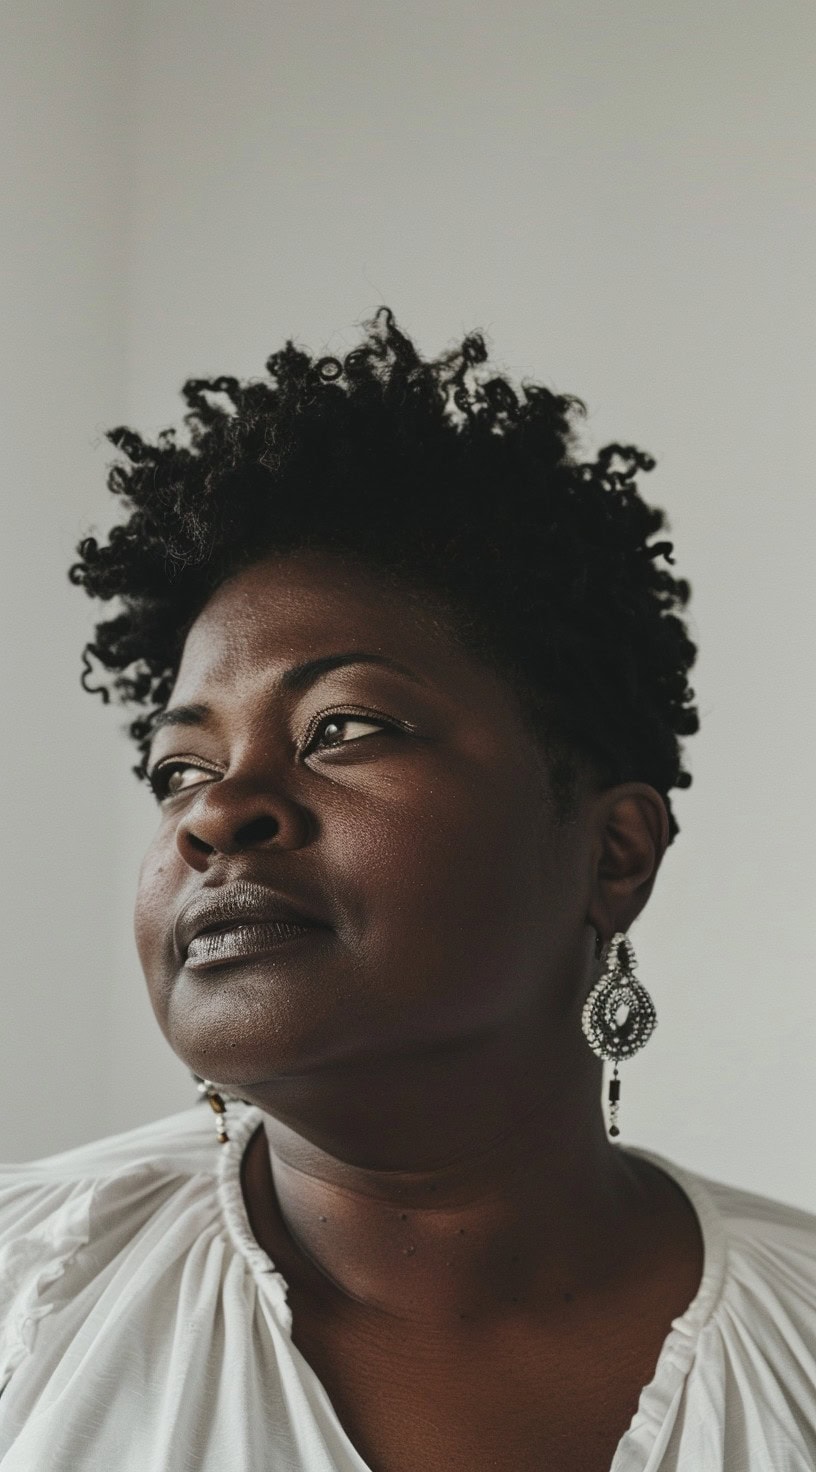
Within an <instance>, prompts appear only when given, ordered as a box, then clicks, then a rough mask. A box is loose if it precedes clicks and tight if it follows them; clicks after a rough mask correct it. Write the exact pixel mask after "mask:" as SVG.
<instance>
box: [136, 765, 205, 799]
mask: <svg viewBox="0 0 816 1472" xmlns="http://www.w3.org/2000/svg"><path fill="white" fill-rule="evenodd" d="M207 770H208V769H207V768H206V767H195V766H193V764H192V763H191V762H182V761H172V762H162V763H161V764H160V765H159V766H158V767H154V768H153V770H152V772H148V774H147V782H148V786H149V787H150V788H151V789H152V791H153V794H154V796H155V797H156V798H158V800H159V802H161V801H162V800H163V798H165V797H175V796H176V795H177V794H178V793H179V792H186V791H188V787H172V788H171V786H170V781H171V778H172V777H174V776H175V774H176V772H187V771H190V772H206V771H207ZM189 785H191V786H198V785H199V784H198V783H192V784H189Z"/></svg>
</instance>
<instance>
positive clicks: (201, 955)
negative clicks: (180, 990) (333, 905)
mask: <svg viewBox="0 0 816 1472" xmlns="http://www.w3.org/2000/svg"><path fill="white" fill-rule="evenodd" d="M319 933H320V932H319V930H318V928H317V927H316V926H314V925H292V924H289V923H288V922H287V923H285V924H284V923H282V922H279V921H273V922H271V923H267V922H263V923H258V924H256V923H250V924H247V925H234V926H232V925H231V926H227V927H226V928H224V929H221V930H205V931H202V933H201V934H200V935H197V936H194V937H193V939H192V940H191V942H190V947H189V950H188V951H187V956H186V958H185V963H184V964H185V966H187V967H188V968H190V969H191V970H195V971H199V970H205V969H207V968H208V967H210V966H223V965H226V964H227V963H228V962H230V961H242V960H250V959H252V958H253V957H255V956H263V955H266V954H268V953H269V952H270V951H274V950H278V949H279V948H280V947H281V946H285V945H287V944H288V943H289V942H291V941H293V940H303V939H304V938H305V937H309V936H314V935H318V934H319Z"/></svg>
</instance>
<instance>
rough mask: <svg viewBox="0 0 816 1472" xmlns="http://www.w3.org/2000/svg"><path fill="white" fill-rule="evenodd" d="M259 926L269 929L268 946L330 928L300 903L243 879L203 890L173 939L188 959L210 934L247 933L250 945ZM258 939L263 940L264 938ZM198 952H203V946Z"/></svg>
mask: <svg viewBox="0 0 816 1472" xmlns="http://www.w3.org/2000/svg"><path fill="white" fill-rule="evenodd" d="M259 927H266V941H267V943H268V944H281V943H283V941H284V940H288V939H291V938H292V937H293V936H294V935H295V933H298V934H301V935H302V934H303V933H304V932H305V931H308V930H327V929H329V928H330V927H329V925H328V922H327V921H326V920H325V919H323V917H322V916H320V915H317V914H315V912H314V911H313V910H312V909H311V908H310V907H307V906H306V905H305V904H303V903H302V902H301V901H300V900H295V899H292V898H290V896H289V895H285V894H283V893H282V892H281V891H280V890H277V889H270V888H269V887H268V886H267V885H265V884H253V883H251V882H250V881H248V880H239V881H237V882H236V883H233V884H224V885H220V886H219V887H218V888H217V889H215V888H209V887H206V888H203V889H200V890H199V891H198V893H197V894H196V895H194V896H193V898H192V899H191V900H189V901H188V902H187V904H186V905H183V906H182V908H181V910H180V911H179V913H178V915H177V916H176V920H175V924H174V926H173V938H174V940H175V944H176V947H177V949H178V951H179V952H180V953H181V955H183V956H186V955H187V953H188V950H189V948H190V945H191V943H192V942H193V941H194V940H195V939H196V938H197V937H199V936H203V935H205V934H207V933H208V932H209V931H221V932H224V933H226V932H229V934H230V935H236V934H237V933H239V932H240V931H241V930H243V931H246V932H247V934H246V935H245V941H246V942H247V944H249V940H250V937H249V934H248V932H249V931H250V930H251V929H254V930H255V931H258V929H259ZM276 927H277V929H276ZM276 937H277V939H276ZM256 939H257V940H260V936H256ZM197 949H198V950H199V951H200V950H201V947H198V948H197ZM253 953H254V952H253ZM214 954H215V950H214V949H213V955H214ZM236 954H237V953H236ZM241 954H244V952H241Z"/></svg>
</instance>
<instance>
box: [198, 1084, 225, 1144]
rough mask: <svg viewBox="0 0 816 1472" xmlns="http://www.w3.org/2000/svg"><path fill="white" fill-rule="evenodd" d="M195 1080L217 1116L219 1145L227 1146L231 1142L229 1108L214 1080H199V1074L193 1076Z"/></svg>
mask: <svg viewBox="0 0 816 1472" xmlns="http://www.w3.org/2000/svg"><path fill="white" fill-rule="evenodd" d="M193 1078H194V1079H195V1080H196V1082H197V1084H198V1092H199V1094H200V1095H201V1097H202V1098H203V1099H207V1100H208V1102H209V1105H210V1108H211V1109H212V1111H213V1113H214V1115H215V1129H216V1133H217V1135H218V1143H219V1145H226V1143H227V1141H228V1140H229V1135H228V1134H227V1106H226V1104H225V1103H224V1100H223V1098H222V1096H221V1094H219V1092H218V1088H217V1086H216V1084H214V1083H213V1082H212V1079H209V1078H199V1076H198V1074H197V1073H194V1074H193Z"/></svg>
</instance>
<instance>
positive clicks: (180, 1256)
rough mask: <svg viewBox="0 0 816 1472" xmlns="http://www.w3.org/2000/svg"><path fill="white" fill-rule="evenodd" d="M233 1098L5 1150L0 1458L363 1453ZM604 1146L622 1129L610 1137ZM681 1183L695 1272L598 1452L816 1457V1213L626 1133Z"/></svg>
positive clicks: (249, 1121) (288, 1470) (248, 1116)
mask: <svg viewBox="0 0 816 1472" xmlns="http://www.w3.org/2000/svg"><path fill="white" fill-rule="evenodd" d="M262 1120H263V1115H262V1113H261V1111H260V1110H259V1109H255V1108H251V1107H250V1106H248V1105H243V1104H231V1105H230V1122H229V1131H230V1139H229V1143H228V1144H226V1145H222V1146H219V1145H218V1144H217V1142H216V1141H215V1138H214V1132H213V1124H212V1115H211V1113H210V1111H209V1110H208V1109H206V1110H205V1109H204V1108H202V1107H200V1106H194V1107H193V1108H192V1109H189V1110H185V1111H183V1112H181V1113H179V1114H175V1115H171V1116H169V1117H168V1118H165V1119H161V1120H158V1121H156V1122H154V1123H151V1124H147V1125H144V1126H141V1127H140V1128H138V1129H135V1130H130V1131H128V1132H126V1133H124V1134H119V1135H114V1136H111V1137H109V1138H107V1139H102V1140H97V1141H94V1142H93V1143H92V1144H89V1145H84V1146H81V1147H79V1148H78V1149H74V1150H68V1151H65V1152H63V1153H61V1154H59V1155H52V1156H49V1157H47V1158H45V1159H41V1160H35V1161H31V1162H27V1163H25V1164H22V1165H10V1166H5V1167H3V1168H2V1169H0V1467H1V1468H2V1469H3V1472H35V1469H36V1472H44V1469H46V1468H47V1469H48V1472H99V1469H101V1468H114V1467H115V1468H116V1469H117V1472H224V1469H226V1468H229V1469H230V1472H370V1469H369V1468H368V1467H367V1465H366V1463H365V1462H364V1461H363V1460H362V1458H361V1457H360V1456H359V1455H358V1453H357V1452H356V1451H355V1449H354V1447H353V1446H352V1444H351V1442H350V1440H349V1438H348V1437H347V1436H346V1434H345V1432H344V1430H343V1428H342V1426H341V1425H340V1422H339V1420H338V1418H337V1416H336V1414H335V1412H334V1409H333V1407H332V1404H331V1402H330V1400H329V1398H328V1396H327V1394H326V1392H325V1390H324V1388H323V1386H322V1384H321V1383H320V1381H319V1379H318V1377H317V1375H316V1374H315V1373H314V1371H313V1370H312V1368H311V1366H310V1365H309V1364H308V1363H307V1361H306V1360H305V1359H304V1357H303V1356H302V1354H301V1353H300V1351H299V1350H298V1348H297V1346H296V1345H295V1344H294V1342H293V1340H292V1336H291V1327H292V1316H291V1310H290V1307H289V1304H288V1301H287V1285H286V1282H285V1280H284V1278H283V1277H282V1276H281V1274H280V1273H279V1272H278V1271H277V1270H276V1268H275V1265H274V1263H273V1262H272V1261H271V1260H270V1258H269V1257H268V1255H267V1253H266V1252H265V1251H264V1250H263V1248H262V1247H261V1246H260V1245H259V1244H258V1242H257V1241H256V1240H255V1238H254V1236H253V1234H252V1231H251V1228H250V1225H249V1220H248V1217H247V1213H246V1207H245V1203H244V1200H243V1194H242V1190H241V1183H240V1168H241V1161H242V1158H243V1155H244V1152H245V1150H246V1147H247V1145H248V1143H249V1140H250V1138H251V1136H252V1135H253V1134H254V1132H255V1130H256V1129H257V1128H258V1126H259V1125H260V1124H261V1123H262ZM613 1148H621V1147H620V1146H615V1147H613ZM626 1153H627V1154H632V1155H640V1156H642V1157H643V1158H644V1159H646V1160H647V1161H650V1162H651V1163H652V1164H653V1165H655V1166H657V1167H658V1168H659V1169H660V1170H663V1171H664V1172H665V1173H666V1174H667V1175H668V1176H670V1177H671V1178H672V1179H673V1180H674V1181H675V1182H676V1183H677V1184H678V1185H679V1186H680V1188H681V1189H682V1190H683V1191H684V1192H685V1194H686V1196H687V1197H688V1199H689V1201H690V1202H691V1204H692V1206H693V1208H694V1210H695V1213H696V1215H697V1218H698V1221H699V1224H700V1230H701V1234H702V1239H703V1245H704V1267H703V1276H702V1280H701V1283H700V1287H699V1289H698V1292H697V1294H696V1296H695V1297H694V1299H693V1300H692V1302H691V1303H690V1304H689V1306H688V1308H687V1309H686V1310H685V1312H684V1313H683V1314H682V1315H680V1316H679V1317H678V1318H676V1319H674V1320H673V1321H672V1325H671V1329H670V1331H669V1333H668V1335H667V1337H666V1339H665V1341H664V1343H663V1346H662V1348H661V1351H660V1355H659V1358H658V1361H657V1364H656V1367H655V1371H654V1375H653V1377H652V1379H651V1381H650V1382H649V1384H648V1385H646V1386H645V1387H644V1388H643V1390H642V1392H641V1394H640V1399H639V1403H638V1407H637V1411H636V1412H635V1414H634V1416H633V1418H632V1421H631V1423H630V1425H629V1427H628V1428H627V1429H626V1430H625V1432H624V1433H623V1435H622V1438H621V1441H620V1443H619V1444H618V1448H617V1450H616V1453H615V1456H614V1459H613V1461H612V1465H611V1467H610V1472H814V1469H815V1468H816V1215H813V1214H811V1213H809V1212H807V1211H804V1210H801V1209H799V1208H796V1207H793V1206H788V1205H786V1204H783V1203H782V1202H778V1201H774V1200H772V1199H771V1198H769V1197H765V1196H760V1195H756V1194H753V1193H751V1192H749V1191H743V1190H739V1189H737V1188H736V1187H733V1186H729V1185H726V1184H724V1183H722V1182H718V1181H714V1180H710V1179H708V1178H706V1177H704V1176H701V1175H698V1174H696V1173H695V1172H692V1171H690V1170H687V1169H685V1168H681V1167H680V1166H678V1165H675V1164H674V1163H673V1162H671V1161H669V1160H667V1159H665V1158H664V1157H663V1156H662V1155H659V1154H656V1153H655V1152H653V1151H650V1150H644V1149H639V1148H636V1147H633V1146H631V1145H628V1146H627V1147H626Z"/></svg>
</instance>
